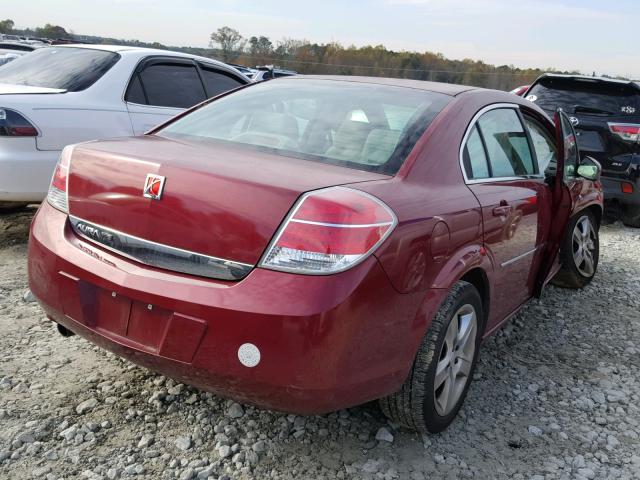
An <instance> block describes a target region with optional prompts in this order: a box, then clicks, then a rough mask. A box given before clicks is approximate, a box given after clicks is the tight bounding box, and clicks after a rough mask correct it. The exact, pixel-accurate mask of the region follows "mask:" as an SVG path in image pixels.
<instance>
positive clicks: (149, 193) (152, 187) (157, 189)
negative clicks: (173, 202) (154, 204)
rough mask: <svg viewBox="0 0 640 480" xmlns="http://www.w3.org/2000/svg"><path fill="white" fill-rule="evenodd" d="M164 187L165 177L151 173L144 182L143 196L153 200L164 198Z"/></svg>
mask: <svg viewBox="0 0 640 480" xmlns="http://www.w3.org/2000/svg"><path fill="white" fill-rule="evenodd" d="M163 189H164V177H162V176H160V175H154V174H152V173H149V174H148V175H147V179H146V180H145V182H144V190H143V191H142V194H143V196H145V197H147V198H151V199H153V200H160V198H162V190H163Z"/></svg>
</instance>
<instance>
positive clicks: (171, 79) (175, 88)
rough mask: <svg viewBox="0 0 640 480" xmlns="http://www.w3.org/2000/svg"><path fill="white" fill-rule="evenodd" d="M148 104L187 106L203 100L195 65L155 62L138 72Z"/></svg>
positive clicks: (203, 96)
mask: <svg viewBox="0 0 640 480" xmlns="http://www.w3.org/2000/svg"><path fill="white" fill-rule="evenodd" d="M139 77H140V81H141V82H142V86H143V87H144V92H145V93H146V99H147V102H146V103H147V104H148V105H153V106H158V107H173V108H189V107H192V106H194V105H195V104H197V103H200V102H202V101H203V100H205V98H206V95H205V92H204V87H203V86H202V82H201V81H200V77H199V75H198V71H197V70H196V67H195V65H189V64H179V63H155V64H152V65H149V66H148V67H146V68H145V69H144V70H143V71H142V72H140V74H139Z"/></svg>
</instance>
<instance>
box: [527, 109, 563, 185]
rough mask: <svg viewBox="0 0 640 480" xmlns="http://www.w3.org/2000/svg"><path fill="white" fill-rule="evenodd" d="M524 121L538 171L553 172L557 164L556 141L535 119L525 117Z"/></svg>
mask: <svg viewBox="0 0 640 480" xmlns="http://www.w3.org/2000/svg"><path fill="white" fill-rule="evenodd" d="M524 123H525V125H526V126H527V129H528V130H529V134H530V135H531V143H532V144H533V149H534V150H535V152H536V157H537V159H538V169H539V171H540V172H545V174H555V171H556V168H557V165H558V159H557V157H556V142H555V141H554V139H553V138H552V137H551V135H549V132H547V130H545V129H544V128H543V127H542V125H540V124H539V123H538V122H537V121H535V120H533V119H530V118H528V117H525V119H524Z"/></svg>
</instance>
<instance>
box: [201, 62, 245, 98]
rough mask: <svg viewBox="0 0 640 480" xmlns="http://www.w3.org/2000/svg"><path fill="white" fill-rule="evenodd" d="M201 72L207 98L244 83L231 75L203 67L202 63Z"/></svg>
mask: <svg viewBox="0 0 640 480" xmlns="http://www.w3.org/2000/svg"><path fill="white" fill-rule="evenodd" d="M201 72H202V79H203V80H204V86H205V88H206V89H207V96H208V97H209V98H211V97H215V96H216V95H219V94H221V93H224V92H226V91H229V90H231V89H234V88H237V87H239V86H240V85H244V83H245V82H241V81H240V80H238V79H237V78H235V77H233V76H231V75H228V74H226V73H223V72H221V71H218V70H215V69H213V68H208V67H205V66H204V65H201Z"/></svg>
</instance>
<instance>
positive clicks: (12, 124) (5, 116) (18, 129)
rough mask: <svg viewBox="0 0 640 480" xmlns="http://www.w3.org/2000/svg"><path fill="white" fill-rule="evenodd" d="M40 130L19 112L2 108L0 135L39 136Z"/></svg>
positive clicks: (0, 109) (0, 111) (0, 110)
mask: <svg viewBox="0 0 640 480" xmlns="http://www.w3.org/2000/svg"><path fill="white" fill-rule="evenodd" d="M37 136H38V130H37V129H36V127H34V126H33V125H32V124H31V123H30V122H29V120H27V119H26V118H24V117H23V116H22V115H20V114H19V113H18V112H15V111H13V110H9V109H7V108H0V137H37Z"/></svg>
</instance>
